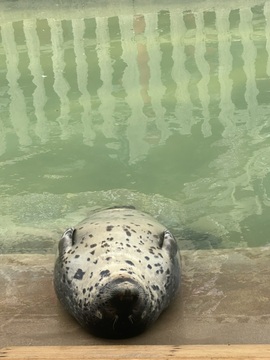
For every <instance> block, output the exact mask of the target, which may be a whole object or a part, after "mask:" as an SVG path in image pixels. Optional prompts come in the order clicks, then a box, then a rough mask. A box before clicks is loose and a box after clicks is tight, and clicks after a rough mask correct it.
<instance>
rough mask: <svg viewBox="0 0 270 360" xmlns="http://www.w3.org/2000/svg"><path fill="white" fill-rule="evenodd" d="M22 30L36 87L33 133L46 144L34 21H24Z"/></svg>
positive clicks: (46, 134)
mask: <svg viewBox="0 0 270 360" xmlns="http://www.w3.org/2000/svg"><path fill="white" fill-rule="evenodd" d="M23 29H24V35H25V41H26V47H27V53H28V57H29V70H30V71H31V74H32V75H33V83H34V84H35V85H36V88H35V91H34V93H33V105H34V109H35V116H36V118H37V124H36V129H35V131H36V134H37V136H38V137H39V138H40V140H41V142H42V143H46V142H47V141H48V139H49V132H50V130H49V129H50V123H49V122H48V121H47V118H46V116H45V112H44V106H45V104H46V102H47V96H46V93H45V88H44V79H43V70H42V68H41V63H40V42H39V37H38V35H37V31H36V20H30V19H27V20H24V21H23Z"/></svg>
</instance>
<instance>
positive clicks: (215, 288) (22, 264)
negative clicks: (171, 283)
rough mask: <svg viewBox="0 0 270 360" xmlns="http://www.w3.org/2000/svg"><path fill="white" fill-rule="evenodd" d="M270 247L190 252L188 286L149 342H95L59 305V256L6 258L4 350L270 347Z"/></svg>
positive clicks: (0, 310) (1, 262)
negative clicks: (56, 273)
mask: <svg viewBox="0 0 270 360" xmlns="http://www.w3.org/2000/svg"><path fill="white" fill-rule="evenodd" d="M269 255H270V249H269V248H255V249H231V250H210V251H208V250H207V251H205V250H199V251H183V252H182V259H183V286H182V293H181V294H179V296H178V297H177V299H176V300H175V301H174V303H173V304H172V306H171V307H170V308H169V309H168V310H167V311H166V312H165V313H164V314H163V315H162V316H161V318H160V319H159V320H158V321H157V322H156V324H154V326H152V327H151V328H150V329H149V330H148V331H146V332H145V333H144V334H142V335H141V336H138V337H135V338H131V339H128V340H124V341H110V340H103V339H99V338H95V337H92V336H91V335H89V334H88V333H86V332H85V331H84V330H83V329H81V328H80V326H79V325H78V324H77V323H76V322H75V321H74V320H73V319H72V318H71V317H70V316H68V315H67V314H66V313H65V312H64V310H63V309H62V308H61V306H60V305H59V303H58V301H57V299H56V296H55V294H54V290H53V285H52V272H53V262H54V258H55V257H54V255H23V254H12V255H0V273H1V277H0V284H1V288H2V289H3V291H2V292H1V294H0V304H1V307H0V321H1V324H2V325H1V329H2V332H1V334H0V346H2V347H3V346H26V345H35V346H40V345H51V346H52V345H65V346H67V345H74V346H75V345H106V344H107V345H108V344H114V345H115V344H129V345H155V344H160V345H173V344H184V345H192V344H229V343H230V344H250V343H255V344H256V343H257V344H263V343H270V331H269V330H270V312H269V298H270V288H269V286H268V283H269V281H268V279H269V275H270V267H269V265H268V263H269Z"/></svg>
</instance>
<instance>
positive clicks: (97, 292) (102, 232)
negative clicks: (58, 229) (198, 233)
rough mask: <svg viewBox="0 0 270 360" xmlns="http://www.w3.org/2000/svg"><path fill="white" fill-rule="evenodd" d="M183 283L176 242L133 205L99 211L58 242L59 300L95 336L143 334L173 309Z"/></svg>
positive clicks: (67, 231) (169, 234)
mask: <svg viewBox="0 0 270 360" xmlns="http://www.w3.org/2000/svg"><path fill="white" fill-rule="evenodd" d="M179 283H180V260H179V254H178V249H177V244H176V240H175V239H174V237H173V236H172V234H171V233H170V232H169V231H168V230H167V229H166V228H165V227H164V226H163V225H161V224H159V223H158V222H157V221H156V220H155V219H153V218H152V217H151V216H149V215H147V214H144V213H142V212H139V211H137V210H135V209H134V208H130V207H120V208H118V207H114V208H110V209H106V210H103V211H100V212H96V213H94V214H93V215H92V216H90V217H89V218H88V219H86V220H84V221H83V222H82V223H80V224H79V225H78V226H77V227H76V230H75V229H74V228H70V229H67V230H66V231H65V233H64V234H63V236H62V238H61V240H60V242H59V255H58V258H57V260H56V263H55V269H54V286H55V291H56V294H57V296H58V298H59V300H60V302H61V303H62V304H63V305H64V307H65V308H66V309H67V310H68V312H69V313H70V314H71V315H72V316H74V317H75V318H76V319H77V321H78V322H79V323H80V324H81V325H82V326H83V327H85V328H86V329H87V330H89V331H90V332H91V333H92V334H94V335H97V336H101V337H107V338H126V337H130V336H134V335H137V334H139V333H141V332H142V331H143V330H144V329H145V328H146V327H148V326H149V325H150V324H151V323H153V322H154V321H155V320H156V319H157V318H158V317H159V315H160V314H161V312H162V311H163V310H164V309H165V308H166V307H167V306H168V305H169V303H170V302H171V300H172V298H173V297H174V295H175V293H176V291H177V289H178V287H179Z"/></svg>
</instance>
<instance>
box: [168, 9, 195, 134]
mask: <svg viewBox="0 0 270 360" xmlns="http://www.w3.org/2000/svg"><path fill="white" fill-rule="evenodd" d="M170 22H171V42H172V46H173V52H172V59H173V67H172V77H173V79H174V81H175V83H176V90H175V98H176V106H175V116H176V121H178V123H179V132H180V133H181V134H182V135H187V134H191V127H192V102H191V99H190V91H189V88H188V86H189V82H190V78H191V75H190V72H189V71H188V70H187V69H186V67H185V62H186V60H187V58H186V54H185V35H186V32H187V29H186V26H185V22H184V14H183V13H178V12H171V13H170Z"/></svg>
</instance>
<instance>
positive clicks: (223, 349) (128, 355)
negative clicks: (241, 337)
mask: <svg viewBox="0 0 270 360" xmlns="http://www.w3.org/2000/svg"><path fill="white" fill-rule="evenodd" d="M0 358H3V359H6V360H13V359H14V360H18V359H21V360H26V359H27V360H47V359H56V360H57V359H63V360H67V359H69V360H73V359H74V360H76V359H91V360H95V359H97V360H102V359H104V360H108V359H112V360H113V359H118V360H120V359H128V360H135V359H139V360H150V359H160V360H163V359H164V360H165V359H172V360H175V359H181V360H191V359H192V360H206V359H211V360H240V359H252V360H257V359H258V360H259V359H268V360H269V359H270V345H184V346H171V345H158V346H155V345H146V346H145V345H135V346H133V345H105V346H33V347H31V346H30V347H28V346H18V347H8V348H4V347H3V348H0Z"/></svg>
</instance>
